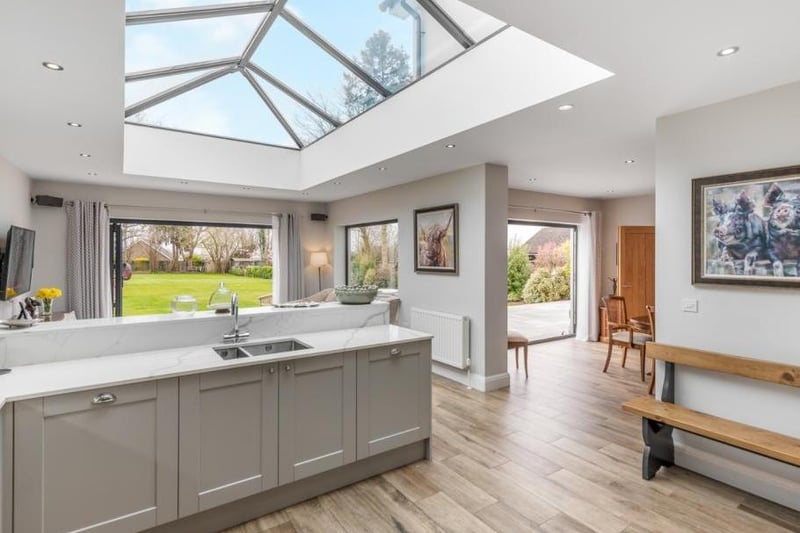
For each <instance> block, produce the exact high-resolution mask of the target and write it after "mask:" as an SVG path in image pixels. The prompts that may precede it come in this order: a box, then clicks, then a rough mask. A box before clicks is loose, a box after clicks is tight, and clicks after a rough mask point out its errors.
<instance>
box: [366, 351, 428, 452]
mask: <svg viewBox="0 0 800 533" xmlns="http://www.w3.org/2000/svg"><path fill="white" fill-rule="evenodd" d="M357 404H358V459H359V460H360V459H364V458H366V457H370V456H372V455H376V454H379V453H382V452H385V451H387V450H391V449H393V448H398V447H400V446H405V445H406V444H411V443H413V442H417V441H420V440H423V439H427V438H429V437H430V435H431V352H430V343H429V342H417V343H412V344H404V345H399V346H384V347H381V348H373V349H371V350H366V351H363V352H359V354H358V397H357Z"/></svg>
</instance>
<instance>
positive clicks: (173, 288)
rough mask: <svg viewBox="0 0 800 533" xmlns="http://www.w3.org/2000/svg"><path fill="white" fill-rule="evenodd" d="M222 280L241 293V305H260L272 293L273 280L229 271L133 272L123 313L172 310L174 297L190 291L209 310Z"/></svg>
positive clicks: (124, 288) (200, 307)
mask: <svg viewBox="0 0 800 533" xmlns="http://www.w3.org/2000/svg"><path fill="white" fill-rule="evenodd" d="M220 281H224V282H225V286H226V287H227V288H228V289H230V290H231V291H233V292H238V293H239V305H240V306H241V307H242V308H245V307H258V305H259V303H258V297H259V296H262V295H264V294H269V293H271V292H272V280H269V279H256V278H244V277H240V276H231V275H230V274H208V273H205V272H187V273H179V272H175V273H173V272H159V273H148V272H134V273H133V277H131V279H129V280H128V281H126V282H125V283H124V284H123V286H122V314H123V316H133V315H155V314H163V313H170V312H171V308H170V304H171V303H172V298H173V297H175V296H177V295H179V294H191V295H192V296H194V297H195V298H196V299H197V310H198V311H205V310H207V307H206V305H207V304H208V299H209V298H210V297H211V293H212V292H214V290H216V288H217V287H218V286H219V283H220Z"/></svg>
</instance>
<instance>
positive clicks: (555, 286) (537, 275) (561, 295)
mask: <svg viewBox="0 0 800 533" xmlns="http://www.w3.org/2000/svg"><path fill="white" fill-rule="evenodd" d="M570 281H571V280H570V268H569V267H568V266H566V265H565V266H562V267H558V268H554V269H552V270H547V269H544V268H540V269H537V270H534V271H533V274H531V276H530V277H529V278H528V281H527V283H525V288H524V289H523V290H522V299H523V300H524V301H525V303H528V304H530V303H543V302H556V301H559V300H567V299H569V297H570Z"/></svg>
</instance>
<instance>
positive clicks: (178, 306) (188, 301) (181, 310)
mask: <svg viewBox="0 0 800 533" xmlns="http://www.w3.org/2000/svg"><path fill="white" fill-rule="evenodd" d="M171 307H172V312H173V313H174V314H176V315H184V316H191V315H193V314H194V312H195V311H197V300H196V299H195V297H194V296H191V295H189V294H181V295H178V296H176V297H175V298H173V299H172V305H171Z"/></svg>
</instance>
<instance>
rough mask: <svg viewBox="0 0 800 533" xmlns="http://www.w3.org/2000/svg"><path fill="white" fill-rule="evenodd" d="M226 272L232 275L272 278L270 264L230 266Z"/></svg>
mask: <svg viewBox="0 0 800 533" xmlns="http://www.w3.org/2000/svg"><path fill="white" fill-rule="evenodd" d="M228 273H229V274H232V275H234V276H243V277H247V278H260V279H272V266H271V265H265V266H257V265H252V266H248V267H232V268H231V269H230V270H229V271H228Z"/></svg>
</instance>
